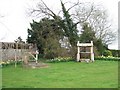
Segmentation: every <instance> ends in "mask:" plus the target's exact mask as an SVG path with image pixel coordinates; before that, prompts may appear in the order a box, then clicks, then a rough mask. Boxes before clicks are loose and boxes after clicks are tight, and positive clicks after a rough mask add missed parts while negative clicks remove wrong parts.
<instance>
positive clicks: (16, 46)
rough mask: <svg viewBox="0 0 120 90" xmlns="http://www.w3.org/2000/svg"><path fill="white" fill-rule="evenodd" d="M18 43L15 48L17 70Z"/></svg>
mask: <svg viewBox="0 0 120 90" xmlns="http://www.w3.org/2000/svg"><path fill="white" fill-rule="evenodd" d="M15 43H16V47H15V68H16V67H17V48H18V44H17V42H15Z"/></svg>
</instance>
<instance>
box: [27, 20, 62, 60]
mask: <svg viewBox="0 0 120 90" xmlns="http://www.w3.org/2000/svg"><path fill="white" fill-rule="evenodd" d="M30 25H31V29H28V39H27V41H28V43H34V44H36V45H37V47H38V49H39V53H40V54H44V57H46V58H54V57H56V56H57V54H58V53H57V52H56V51H58V49H59V48H60V43H59V40H60V39H61V38H62V30H61V29H60V28H59V26H58V25H57V24H56V21H55V20H53V19H48V18H43V19H42V20H40V22H35V21H34V20H33V23H31V24H30Z"/></svg>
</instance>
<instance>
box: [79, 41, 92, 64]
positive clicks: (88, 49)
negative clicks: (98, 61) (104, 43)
mask: <svg viewBox="0 0 120 90" xmlns="http://www.w3.org/2000/svg"><path fill="white" fill-rule="evenodd" d="M79 61H80V62H83V61H86V62H94V52H93V41H91V43H80V42H79V41H78V42H77V62H79Z"/></svg>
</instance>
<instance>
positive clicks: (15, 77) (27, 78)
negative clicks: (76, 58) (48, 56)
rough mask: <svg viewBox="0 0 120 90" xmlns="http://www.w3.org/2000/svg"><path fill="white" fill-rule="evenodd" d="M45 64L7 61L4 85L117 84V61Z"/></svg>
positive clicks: (72, 85)
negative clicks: (14, 63) (32, 64)
mask: <svg viewBox="0 0 120 90" xmlns="http://www.w3.org/2000/svg"><path fill="white" fill-rule="evenodd" d="M47 64H48V65H49V67H47V68H37V69H31V68H29V69H28V68H23V67H22V66H21V65H19V66H17V68H15V67H14V65H9V66H6V67H3V69H2V85H3V86H2V87H3V88H117V87H118V62H117V61H95V62H94V63H89V64H87V63H85V62H82V63H79V62H60V63H47Z"/></svg>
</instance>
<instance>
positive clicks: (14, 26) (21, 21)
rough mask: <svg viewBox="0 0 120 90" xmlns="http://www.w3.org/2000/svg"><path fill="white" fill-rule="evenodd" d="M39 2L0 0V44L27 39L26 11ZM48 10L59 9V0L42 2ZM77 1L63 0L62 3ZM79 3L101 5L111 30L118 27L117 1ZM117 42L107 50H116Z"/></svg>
mask: <svg viewBox="0 0 120 90" xmlns="http://www.w3.org/2000/svg"><path fill="white" fill-rule="evenodd" d="M38 1H39V0H0V16H1V15H2V16H4V17H2V18H0V42H1V41H8V42H13V41H14V40H15V39H17V37H18V36H21V37H22V39H23V40H26V38H27V29H28V28H29V27H30V26H29V23H30V22H31V19H32V17H28V15H27V13H26V12H27V10H28V8H29V7H30V6H34V5H35V4H36V2H38ZM43 1H44V2H45V3H46V4H47V5H48V6H49V7H50V8H52V9H54V10H58V9H60V3H59V2H60V0H43ZM66 1H71V2H76V1H78V0H63V2H66ZM79 1H80V2H94V3H97V4H101V5H103V6H104V7H105V8H106V9H107V10H108V15H109V18H110V20H111V22H112V24H113V26H114V27H113V30H116V32H117V27H118V1H119V0H79ZM117 47H118V46H117V40H116V41H114V42H113V44H111V45H109V48H112V49H117Z"/></svg>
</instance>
